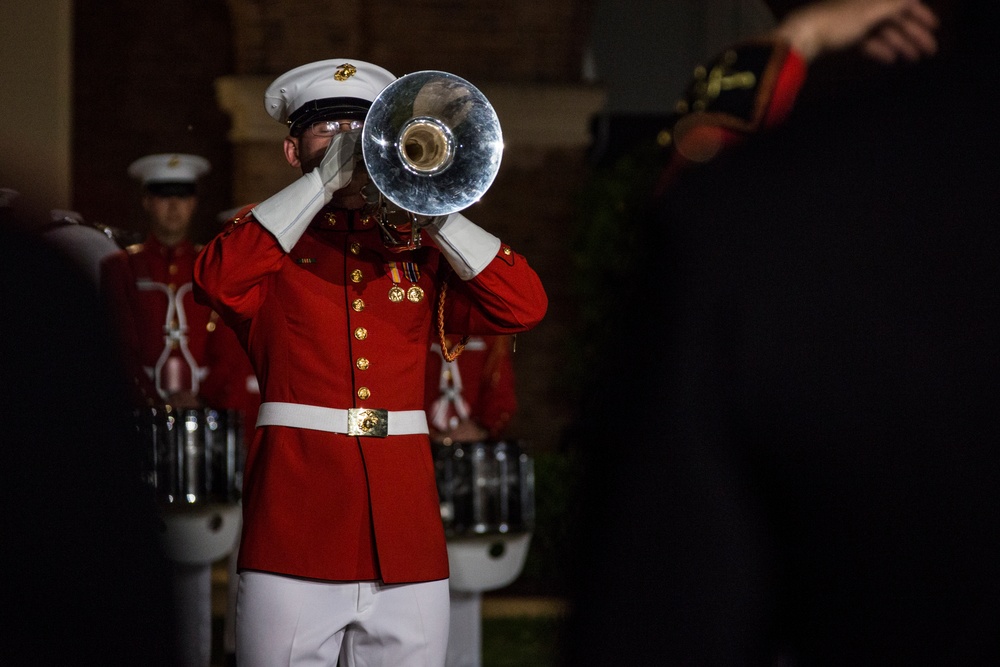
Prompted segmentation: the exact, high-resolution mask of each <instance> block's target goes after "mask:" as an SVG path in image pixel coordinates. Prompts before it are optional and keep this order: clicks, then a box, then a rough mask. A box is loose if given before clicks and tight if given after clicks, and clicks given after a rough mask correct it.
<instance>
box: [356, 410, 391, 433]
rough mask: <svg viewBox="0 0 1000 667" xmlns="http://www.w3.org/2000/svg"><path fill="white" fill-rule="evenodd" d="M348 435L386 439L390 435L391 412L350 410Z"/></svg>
mask: <svg viewBox="0 0 1000 667" xmlns="http://www.w3.org/2000/svg"><path fill="white" fill-rule="evenodd" d="M347 435H358V436H371V437H375V438H384V437H386V436H387V435H389V411H388V410H373V409H371V408H349V409H348V410H347Z"/></svg>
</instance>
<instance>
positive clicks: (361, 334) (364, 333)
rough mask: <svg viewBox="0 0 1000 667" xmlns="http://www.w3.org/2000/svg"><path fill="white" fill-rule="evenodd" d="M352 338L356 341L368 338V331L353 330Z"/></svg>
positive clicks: (360, 328)
mask: <svg viewBox="0 0 1000 667" xmlns="http://www.w3.org/2000/svg"><path fill="white" fill-rule="evenodd" d="M354 337H355V338H357V339H358V340H364V339H365V338H368V329H365V328H364V327H358V328H357V329H355V330H354Z"/></svg>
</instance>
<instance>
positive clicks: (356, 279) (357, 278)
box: [351, 269, 365, 283]
mask: <svg viewBox="0 0 1000 667" xmlns="http://www.w3.org/2000/svg"><path fill="white" fill-rule="evenodd" d="M364 277H365V276H364V274H363V273H361V269H354V270H353V271H351V282H352V283H360V282H361V281H362V280H363V279H364Z"/></svg>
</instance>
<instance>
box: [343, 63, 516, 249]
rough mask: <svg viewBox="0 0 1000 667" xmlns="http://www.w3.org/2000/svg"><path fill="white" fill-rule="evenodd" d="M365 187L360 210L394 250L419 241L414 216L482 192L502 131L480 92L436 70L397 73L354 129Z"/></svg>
mask: <svg viewBox="0 0 1000 667" xmlns="http://www.w3.org/2000/svg"><path fill="white" fill-rule="evenodd" d="M361 132H362V134H361V142H360V143H361V152H362V155H363V160H364V164H365V168H366V170H367V171H368V176H369V178H370V179H371V184H372V186H373V187H372V188H368V189H367V190H366V191H365V196H366V199H368V201H369V205H368V211H367V212H368V214H369V215H371V216H372V217H374V218H375V220H376V222H377V223H378V224H379V228H380V229H381V230H382V233H383V238H384V239H385V240H386V243H387V244H388V245H390V246H395V247H399V248H400V249H411V250H412V249H414V248H418V247H420V230H419V218H418V217H417V216H428V217H434V216H442V215H448V214H450V213H454V212H456V211H460V210H462V209H464V208H466V207H467V206H469V205H470V204H472V203H473V202H475V201H477V200H478V199H479V198H480V197H482V195H483V193H484V192H486V190H487V189H488V188H489V187H490V185H491V184H492V183H493V180H494V178H495V177H496V174H497V171H498V170H499V169H500V158H501V156H502V154H503V136H502V133H501V131H500V121H499V119H498V118H497V115H496V112H495V111H494V109H493V106H492V105H491V104H490V103H489V101H488V100H487V99H486V97H485V96H484V95H483V94H482V93H481V92H480V91H479V90H478V89H477V88H476V87H475V86H473V85H472V84H471V83H469V82H468V81H466V80H465V79H463V78H461V77H458V76H455V75H454V74H449V73H447V72H440V71H436V70H425V71H420V72H414V73H412V74H407V75H405V76H402V77H400V78H398V79H396V80H395V81H393V82H392V83H391V84H389V85H388V86H386V87H385V88H384V89H383V90H382V92H380V93H379V95H378V96H377V97H376V98H375V100H374V101H373V102H372V106H371V108H370V109H369V111H368V113H367V115H366V117H365V123H364V126H363V128H362V130H361Z"/></svg>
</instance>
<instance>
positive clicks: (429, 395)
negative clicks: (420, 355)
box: [425, 336, 517, 440]
mask: <svg viewBox="0 0 1000 667" xmlns="http://www.w3.org/2000/svg"><path fill="white" fill-rule="evenodd" d="M458 342H459V340H458V339H457V338H455V337H453V336H449V337H448V345H449V349H451V348H452V347H454V346H455V345H456V344H457V343H458ZM512 361H513V360H512V359H511V340H510V337H509V336H473V337H472V338H470V339H469V341H468V343H467V344H466V346H465V349H464V350H462V354H461V355H459V357H458V358H457V359H455V360H454V361H452V362H451V363H450V364H448V363H445V360H444V356H443V354H442V352H441V344H440V342H437V341H435V342H434V343H432V344H431V353H430V358H429V359H428V362H427V383H426V388H425V392H426V402H427V418H428V420H429V421H430V425H431V428H432V429H437V430H438V431H447V430H449V428H451V427H452V426H451V424H450V423H449V422H450V421H451V420H453V419H456V418H457V419H471V420H472V421H473V422H475V423H476V424H477V425H479V426H481V427H482V428H483V429H485V430H486V431H487V433H488V435H489V437H490V438H491V439H494V440H495V439H498V438H500V437H501V436H503V434H504V432H505V430H506V428H507V425H508V424H509V423H510V420H511V419H512V418H513V416H514V413H515V412H516V411H517V392H516V388H515V384H514V365H513V363H512Z"/></svg>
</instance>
